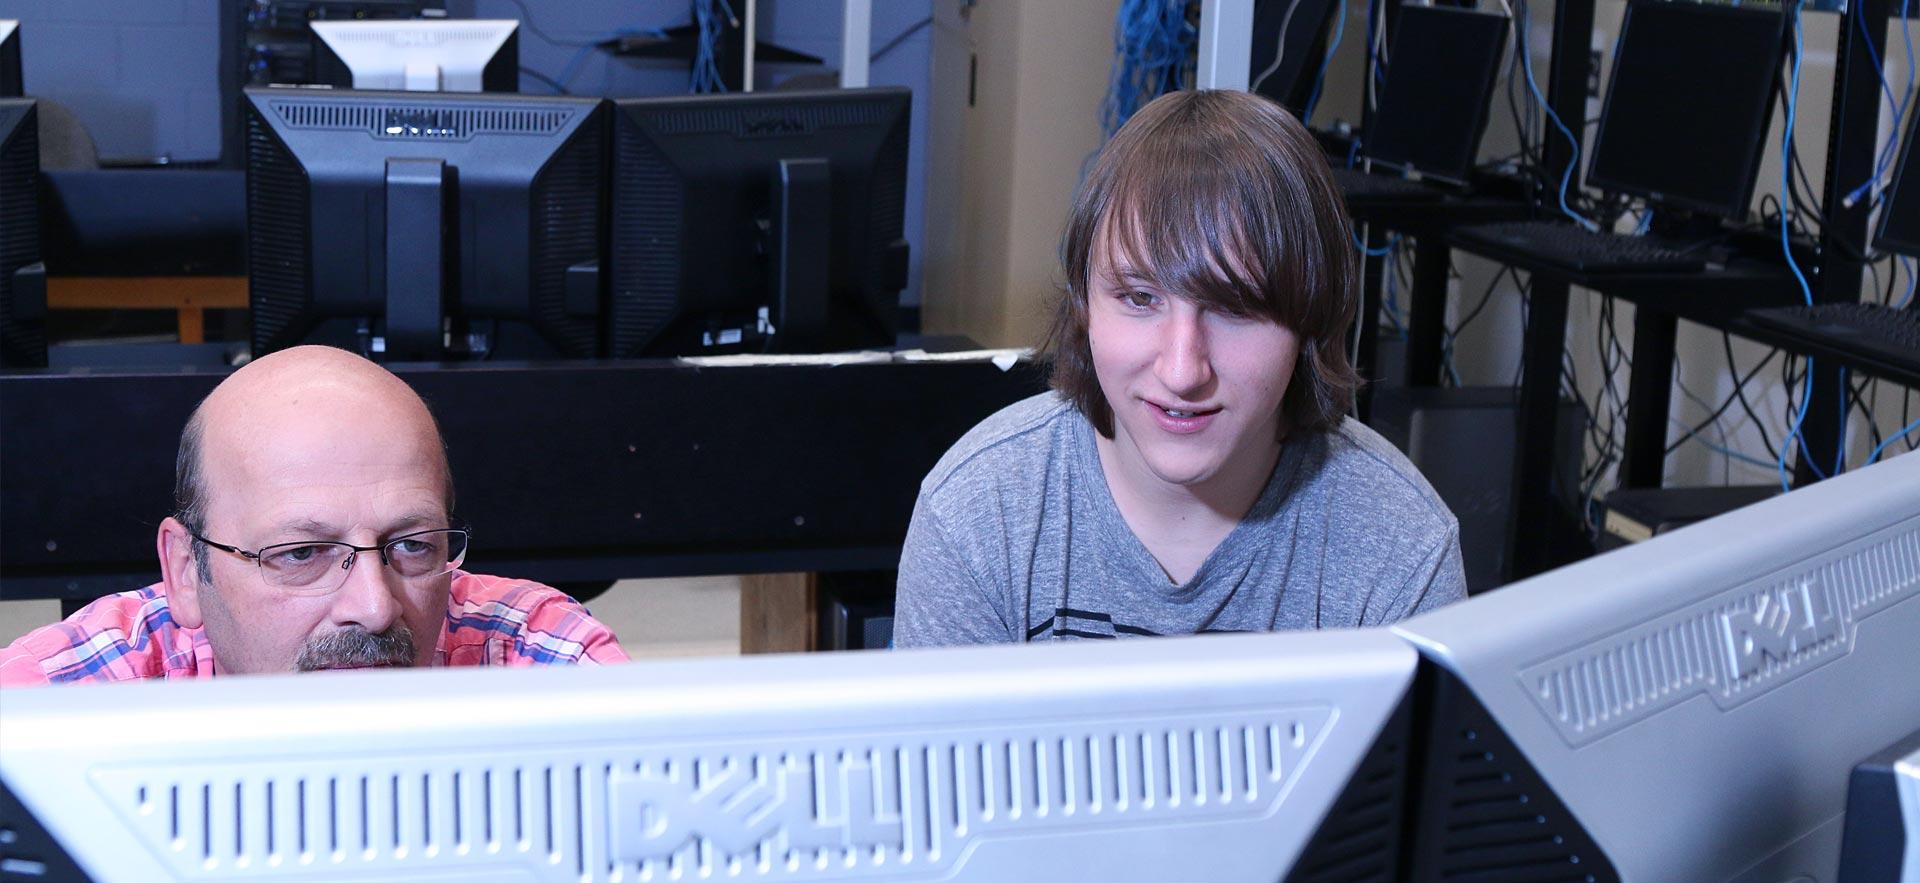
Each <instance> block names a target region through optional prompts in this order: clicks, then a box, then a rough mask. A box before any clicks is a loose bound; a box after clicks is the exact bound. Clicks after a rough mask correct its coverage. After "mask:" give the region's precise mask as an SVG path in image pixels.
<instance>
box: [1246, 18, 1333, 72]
mask: <svg viewBox="0 0 1920 883" xmlns="http://www.w3.org/2000/svg"><path fill="white" fill-rule="evenodd" d="M1302 2H1305V0H1293V3H1292V5H1290V6H1288V7H1287V14H1286V15H1285V16H1283V17H1282V18H1281V19H1280V38H1279V39H1278V40H1276V41H1275V42H1274V47H1273V63H1272V64H1270V65H1267V69H1266V70H1263V71H1261V72H1260V76H1257V77H1254V78H1253V85H1252V86H1250V87H1248V88H1247V91H1248V92H1258V91H1260V84H1261V83H1264V82H1266V81H1267V78H1268V77H1270V76H1273V72H1274V71H1277V70H1279V69H1280V60H1281V59H1283V58H1286V57H1287V26H1288V25H1291V24H1292V23H1293V14H1294V13H1296V12H1299V11H1300V4H1301V3H1302ZM1336 2H1344V0H1336Z"/></svg>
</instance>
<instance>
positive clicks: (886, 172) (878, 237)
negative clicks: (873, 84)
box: [608, 88, 911, 357]
mask: <svg viewBox="0 0 1920 883" xmlns="http://www.w3.org/2000/svg"><path fill="white" fill-rule="evenodd" d="M910 100H911V93H910V92H909V91H908V90H906V89H898V88H880V89H846V90H834V91H823V92H786V93H772V94H767V93H759V94H741V95H717V96H697V97H675V98H635V99H624V100H620V101H616V102H614V106H615V112H614V122H613V182H612V185H613V205H612V213H611V219H612V220H611V229H610V232H609V255H608V260H609V268H608V272H609V275H610V279H611V299H612V302H611V309H612V312H613V319H612V327H611V328H610V329H609V337H610V348H609V351H610V353H611V354H612V355H614V356H616V357H626V356H641V355H694V354H704V353H716V354H717V353H725V352H740V351H748V352H758V351H777V352H826V351H833V350H844V349H856V348H861V347H871V346H889V345H891V344H892V343H893V342H894V339H895V337H896V334H897V328H898V313H899V298H900V289H901V288H903V287H905V284H906V272H907V244H906V240H905V239H903V238H902V235H901V229H902V221H903V216H904V214H905V211H906V208H905V204H906V179H907V119H908V106H909V101H910Z"/></svg>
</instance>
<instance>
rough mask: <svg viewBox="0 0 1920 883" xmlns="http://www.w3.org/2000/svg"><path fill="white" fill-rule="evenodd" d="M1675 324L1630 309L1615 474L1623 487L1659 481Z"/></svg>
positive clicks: (1657, 313) (1662, 316) (1662, 314)
mask: <svg viewBox="0 0 1920 883" xmlns="http://www.w3.org/2000/svg"><path fill="white" fill-rule="evenodd" d="M1678 325H1679V320H1678V319H1676V318H1674V315H1673V314H1672V313H1665V312H1660V311H1657V310H1650V309H1647V308H1645V307H1638V308H1635V309H1634V311H1633V376H1632V377H1631V378H1630V379H1629V380H1628V381H1627V442H1626V454H1625V462H1623V463H1622V464H1621V470H1620V471H1621V478H1622V484H1623V485H1625V486H1626V487H1659V486H1660V483H1661V481H1662V479H1663V478H1665V473H1666V461H1667V418H1668V416H1669V415H1670V414H1671V413H1672V410H1673V346H1674V336H1675V331H1676V329H1677V326H1678Z"/></svg>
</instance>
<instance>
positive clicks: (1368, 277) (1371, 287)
mask: <svg viewBox="0 0 1920 883" xmlns="http://www.w3.org/2000/svg"><path fill="white" fill-rule="evenodd" d="M1386 244H1387V235H1386V231H1385V230H1382V229H1381V228H1380V227H1379V225H1376V224H1368V225H1367V250H1368V252H1370V253H1369V254H1367V255H1364V256H1363V260H1362V262H1361V264H1360V272H1361V274H1362V275H1361V279H1362V282H1361V285H1360V315H1359V317H1358V319H1359V322H1360V339H1359V340H1358V341H1356V342H1355V343H1354V350H1353V365H1354V369H1355V370H1357V371H1359V372H1360V379H1361V380H1363V381H1365V382H1364V383H1362V384H1361V385H1360V391H1359V393H1357V394H1356V395H1355V397H1354V410H1355V412H1356V413H1357V414H1358V416H1359V418H1360V422H1362V423H1365V422H1366V421H1367V418H1368V417H1371V416H1372V415H1373V385H1374V384H1375V383H1378V382H1379V381H1380V368H1379V357H1378V353H1379V350H1380V347H1379V339H1380V284H1381V275H1380V274H1381V272H1382V270H1383V269H1385V267H1386V261H1385V259H1384V258H1377V257H1374V256H1373V255H1372V254H1371V252H1375V251H1379V250H1380V249H1382V248H1384V247H1386Z"/></svg>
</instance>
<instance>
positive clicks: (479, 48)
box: [312, 19, 520, 92]
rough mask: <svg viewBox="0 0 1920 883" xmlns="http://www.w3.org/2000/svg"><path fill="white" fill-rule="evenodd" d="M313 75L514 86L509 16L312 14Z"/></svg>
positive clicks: (363, 85)
mask: <svg viewBox="0 0 1920 883" xmlns="http://www.w3.org/2000/svg"><path fill="white" fill-rule="evenodd" d="M312 27H313V35H314V43H315V45H314V66H313V67H314V82H316V83H319V84H325V85H332V86H336V87H339V88H345V89H360V90H363V91H365V90H387V91H395V92H402V91H404V92H518V91H520V89H519V84H520V48H519V40H518V36H517V35H518V32H519V27H520V23H519V22H517V21H513V20H511V19H382V20H368V21H315V22H312Z"/></svg>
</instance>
